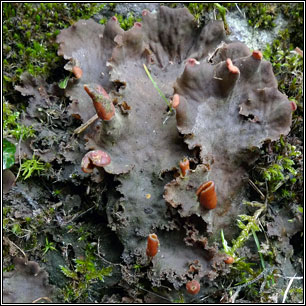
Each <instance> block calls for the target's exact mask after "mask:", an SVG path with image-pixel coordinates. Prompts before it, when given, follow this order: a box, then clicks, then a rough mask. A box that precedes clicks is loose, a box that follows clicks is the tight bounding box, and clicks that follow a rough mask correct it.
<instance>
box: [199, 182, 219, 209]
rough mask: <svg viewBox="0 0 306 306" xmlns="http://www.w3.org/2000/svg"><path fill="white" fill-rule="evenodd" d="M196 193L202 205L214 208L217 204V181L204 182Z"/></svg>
mask: <svg viewBox="0 0 306 306" xmlns="http://www.w3.org/2000/svg"><path fill="white" fill-rule="evenodd" d="M196 195H197V197H198V200H199V202H200V204H201V206H202V207H204V208H206V209H214V208H216V206H217V194H216V190H215V183H214V182H213V181H208V182H205V183H203V184H202V185H201V186H200V187H199V188H198V190H197V192H196Z"/></svg>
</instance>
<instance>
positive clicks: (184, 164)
mask: <svg viewBox="0 0 306 306" xmlns="http://www.w3.org/2000/svg"><path fill="white" fill-rule="evenodd" d="M180 169H181V173H182V176H183V177H184V176H186V174H188V172H189V170H190V166H189V159H188V158H184V159H183V160H182V161H181V162H180Z"/></svg>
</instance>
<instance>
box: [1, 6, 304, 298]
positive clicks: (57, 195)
mask: <svg viewBox="0 0 306 306" xmlns="http://www.w3.org/2000/svg"><path fill="white" fill-rule="evenodd" d="M116 5H117V4H116V3H108V4H98V3H87V4H85V3H33V4H32V3H3V11H2V15H3V99H4V104H3V112H4V117H3V120H4V129H5V130H4V133H6V134H5V135H10V136H11V137H15V138H16V139H18V137H17V136H16V135H17V134H18V135H22V133H23V132H25V133H31V135H30V136H31V137H34V138H35V130H34V132H33V130H32V129H31V128H29V127H25V126H23V125H22V124H18V121H19V113H21V114H22V112H24V109H25V106H26V104H27V101H26V100H25V99H24V98H23V97H21V95H20V94H19V93H18V92H17V91H16V90H15V89H14V86H15V85H17V84H19V83H20V76H21V74H22V73H23V72H25V71H28V72H29V73H30V74H32V75H34V76H43V77H44V78H46V79H47V80H48V82H60V81H61V80H62V79H64V78H65V77H66V76H67V72H65V71H64V69H63V68H62V67H63V66H64V60H63V59H62V58H61V57H58V56H57V53H56V52H57V45H56V43H55V37H56V35H57V34H58V33H59V31H60V30H61V29H63V28H66V27H69V26H70V25H71V24H73V23H74V22H76V21H77V20H79V19H88V18H90V17H92V16H93V15H94V14H96V13H98V12H100V11H101V10H102V13H103V10H104V9H107V10H109V11H114V9H115V7H116ZM220 5H222V6H223V7H225V8H226V9H227V10H229V11H230V10H235V9H237V7H236V5H235V4H234V3H228V4H227V3H220ZM169 6H172V7H173V6H174V4H169ZM186 6H187V7H188V9H189V10H190V12H191V13H192V14H193V15H194V16H195V18H196V19H197V20H198V22H199V24H200V23H201V22H204V21H205V14H206V13H207V12H211V11H213V10H215V13H216V17H217V18H220V19H222V18H223V17H224V16H223V15H222V11H220V8H219V9H218V7H216V6H214V5H213V4H207V3H188V4H186ZM239 7H240V9H243V10H245V13H246V16H247V18H248V22H249V24H250V26H252V27H257V28H265V29H269V28H271V27H274V26H275V24H274V21H275V19H276V17H277V15H278V14H282V15H283V16H284V18H286V19H287V20H288V28H287V29H286V30H285V31H282V32H281V33H279V37H278V38H277V39H276V40H275V41H274V42H273V44H272V45H269V46H267V48H266V49H265V51H264V57H265V58H266V59H267V60H270V61H271V62H272V64H273V69H274V73H275V75H276V77H277V79H278V81H279V90H280V91H281V92H283V93H285V94H286V95H287V96H288V97H289V98H290V100H293V101H295V102H296V104H297V110H296V111H295V112H294V113H293V124H292V129H291V132H290V134H289V135H288V136H287V137H284V138H282V139H281V140H280V141H277V142H275V143H267V144H265V145H264V146H263V148H262V150H261V157H260V159H259V160H258V161H257V163H256V164H255V166H254V168H253V169H250V175H251V180H252V181H253V182H254V184H255V185H256V186H257V189H258V190H257V191H253V189H252V188H250V196H251V197H252V200H256V201H262V199H261V195H264V196H265V197H266V204H267V205H270V206H272V207H273V205H274V206H278V205H280V204H281V205H282V206H285V207H288V209H289V210H290V212H291V216H292V220H295V218H298V217H301V216H303V206H302V203H303V174H302V173H303V163H302V157H303V138H302V137H303V136H302V135H303V108H304V105H303V57H301V56H300V55H299V54H297V53H296V52H295V51H294V49H295V48H296V47H299V48H302V47H303V32H302V30H301V29H303V22H304V21H303V4H302V3H284V4H267V3H256V4H252V5H251V4H247V3H245V4H239ZM116 16H117V18H118V20H119V22H120V24H121V26H122V27H123V28H124V29H125V30H127V29H128V28H130V27H131V26H132V25H133V23H134V22H135V21H139V20H140V18H139V17H135V16H133V15H132V14H130V15H129V16H120V15H118V14H117V15H116ZM222 16H223V17H222ZM225 18H226V15H225ZM105 21H106V19H105V18H102V19H101V20H100V23H101V24H103V23H105ZM8 103H9V104H8ZM66 103H68V101H66ZM9 105H11V106H9ZM12 109H13V110H12ZM17 112H19V113H18V115H16V113H17ZM12 116H13V117H14V116H15V117H14V118H15V121H16V122H10V121H9V120H11V121H12ZM13 121H14V120H13ZM14 133H15V134H14ZM25 138H26V137H25ZM299 152H300V153H299ZM50 166H51V169H49V170H48V171H46V172H45V171H41V172H40V173H37V174H38V175H37V176H34V175H29V176H28V177H27V180H26V181H24V179H25V177H22V176H20V178H19V180H18V182H20V185H19V187H18V188H17V189H16V191H15V192H16V193H15V194H14V192H13V194H12V195H10V196H6V197H5V198H4V202H3V235H4V237H5V243H4V252H3V257H4V269H5V270H6V271H9V270H12V269H13V265H12V261H11V258H12V257H13V256H16V255H18V256H20V255H22V254H21V253H22V252H25V253H26V254H27V256H28V257H29V259H31V260H37V261H39V262H41V263H42V264H44V265H45V267H46V268H47V269H48V271H49V273H50V279H51V282H53V283H54V285H58V284H57V281H60V282H64V283H65V287H64V289H63V290H62V291H61V295H60V296H59V297H58V298H59V300H60V301H62V302H93V301H101V300H102V298H103V295H106V296H109V297H110V296H111V295H112V294H115V296H114V297H113V299H114V300H116V299H118V300H119V301H121V299H122V298H123V297H126V296H128V295H129V294H128V292H129V290H130V289H128V287H124V286H121V287H120V286H118V284H117V283H118V279H116V277H117V278H118V275H119V278H120V277H122V276H121V274H120V273H119V270H118V269H117V267H118V265H119V266H120V264H121V263H120V251H121V249H120V248H121V246H120V243H119V241H116V243H117V244H118V252H117V253H118V254H119V257H118V254H113V255H112V256H113V257H110V258H105V257H103V254H102V253H100V246H101V245H100V244H101V241H100V240H101V238H102V237H110V236H111V237H112V239H114V240H112V242H113V241H115V240H116V237H113V236H112V235H113V234H112V233H111V232H110V231H109V229H107V227H106V226H102V225H99V226H100V228H99V233H100V234H97V230H96V229H97V224H95V221H94V219H95V215H96V214H98V215H100V217H101V216H103V208H101V207H99V203H100V202H101V198H102V197H103V196H104V195H103V190H100V191H101V193H100V195H99V196H98V195H93V194H92V193H89V196H87V195H88V187H85V186H91V187H92V188H97V185H92V183H90V182H88V181H87V180H86V179H82V178H80V177H78V176H77V175H76V176H75V177H72V178H71V181H70V182H64V183H63V182H62V183H61V182H58V181H57V180H56V175H58V176H57V177H59V176H60V175H59V174H58V173H57V171H59V170H58V169H59V167H58V165H52V164H51V165H50ZM11 169H12V171H13V172H14V173H15V175H17V172H18V169H19V167H18V163H17V161H16V164H15V166H13V167H12V168H11ZM52 173H53V174H52ZM25 184H28V186H31V190H32V191H31V192H30V193H29V194H26V195H25V194H24V193H25V192H23V191H22V190H23V187H22V186H24V185H25ZM50 186H51V187H50ZM68 196H70V197H71V196H77V197H79V198H80V199H81V200H80V201H81V202H82V203H83V206H82V207H80V206H79V205H77V204H75V201H70V202H69V201H68V202H67V197H68ZM64 202H66V204H63V203H64ZM76 202H77V203H78V201H76ZM84 203H85V204H84ZM33 209H34V210H35V217H33V215H32V212H31V210H33ZM60 210H61V212H62V211H64V213H65V214H66V217H67V219H66V220H64V221H63V222H64V223H63V224H64V225H63V227H62V228H60V229H59V228H58V227H57V226H56V225H57V224H58V222H60V221H59V219H58V218H59V215H60V214H59V211H60ZM253 211H254V210H253ZM252 215H253V212H252V209H250V216H252ZM268 218H269V212H265V213H264V214H263V216H261V222H262V224H265V222H266V220H267V219H268ZM102 219H103V217H102ZM250 220H251V219H250ZM250 220H247V218H246V219H245V220H242V221H240V227H241V229H243V224H241V222H242V223H243V222H244V226H247V225H248V223H249V222H250ZM104 221H105V224H106V220H104ZM249 227H250V226H249ZM250 228H251V227H250ZM242 233H243V230H242ZM298 234H299V235H301V232H299V233H298ZM252 237H253V236H252V235H249V233H248V235H246V236H244V237H241V239H242V240H243V239H244V240H243V241H244V243H245V245H249V244H253V250H254V249H256V248H255V247H254V246H255V244H254V241H253V240H252V239H253V238H252ZM254 238H255V237H254ZM105 239H106V238H105ZM263 239H264V236H263V235H262V233H261V234H260V235H259V240H260V241H264V240H263ZM295 239H296V240H297V241H298V242H296V241H295V242H294V244H295V245H298V243H299V242H301V241H302V238H301V237H300V236H296V238H295ZM106 240H107V239H106ZM106 240H105V241H106ZM108 243H111V242H109V241H108ZM265 245H266V247H265ZM102 248H103V246H102ZM260 248H261V249H262V254H263V260H264V261H265V262H266V263H268V265H269V266H270V267H273V265H274V264H275V261H276V258H277V256H278V254H277V252H280V250H279V249H278V245H277V244H276V243H275V242H274V241H267V240H265V243H263V244H261V246H260ZM101 254H102V255H101ZM301 254H302V248H301V250H299V249H298V250H296V254H295V256H296V258H297V259H299V258H301V257H300V256H301ZM52 255H54V256H52ZM109 256H110V255H109ZM260 257H261V256H259V255H258V253H257V254H255V256H253V258H252V260H251V261H250V262H251V263H252V266H253V265H255V268H253V269H254V270H255V272H254V273H255V274H253V275H251V274H250V273H248V272H249V271H250V270H249V269H250V266H249V261H248V260H246V261H245V264H243V262H242V263H241V264H240V265H236V266H235V265H234V266H233V269H232V271H231V273H230V275H229V277H228V278H227V279H228V281H227V282H226V283H224V282H223V281H222V280H217V282H219V283H218V287H219V289H218V290H217V291H216V292H218V294H217V297H215V298H213V297H212V296H213V295H212V296H211V297H210V299H212V301H214V302H219V300H220V299H221V298H222V296H223V298H224V300H226V296H227V297H228V296H229V295H230V291H229V290H226V289H222V290H221V289H220V288H226V286H230V284H232V283H237V282H239V281H242V280H245V281H248V280H250V277H251V276H256V275H259V274H260V272H261V271H262V266H261V265H260V260H261V258H260ZM50 262H53V263H56V265H57V267H55V266H54V265H50ZM60 266H62V267H63V268H60ZM109 267H111V268H109ZM116 269H117V270H116ZM143 269H144V268H143V267H138V266H137V267H135V269H134V271H132V272H131V271H130V272H129V273H132V274H134V277H138V278H140V279H141V276H142V275H143V271H142V270H143ZM272 270H273V269H272ZM112 273H113V274H112ZM275 273H276V272H275ZM275 273H273V272H271V271H270V274H267V275H266V276H265V277H263V278H261V279H260V280H259V281H258V282H254V283H252V284H250V285H249V286H248V287H245V288H244V289H242V292H243V294H244V299H245V300H246V301H248V302H267V301H269V296H270V295H271V294H272V293H277V290H276V289H275V290H274V289H273V283H272V279H273V277H272V275H273V274H275ZM111 275H112V276H111ZM108 278H109V282H107V279H108ZM111 279H112V280H113V281H112V280H111ZM264 281H266V285H265V284H263V282H264ZM103 282H105V284H108V285H109V287H107V285H106V286H104V285H103V284H104V283H103ZM267 283H269V284H270V285H267ZM114 284H116V285H115V286H114V287H112V285H114ZM261 287H262V288H261ZM259 289H260V290H259ZM283 289H284V290H285V289H286V283H284V288H283ZM146 290H149V291H151V292H153V294H154V292H155V294H162V293H161V292H160V291H158V290H157V289H156V290H155V289H154V288H153V289H152V288H150V286H149V285H148V284H147V283H146V281H145V280H142V281H140V282H139V286H137V288H136V289H135V288H133V290H132V292H133V294H134V296H133V298H131V297H130V298H131V299H132V300H133V299H134V300H136V299H137V298H140V299H141V298H142V297H143V294H144V293H146ZM273 290H274V291H273ZM258 292H261V293H260V295H259V294H258ZM130 293H131V292H130ZM301 294H302V291H301V288H300V287H299V286H295V285H293V286H292V287H291V291H290V292H289V295H288V298H287V301H292V302H294V301H296V300H298V297H299V296H301ZM110 300H111V299H110ZM175 301H176V302H183V301H184V298H183V297H182V295H181V294H180V293H177V300H175ZM172 302H173V301H172Z"/></svg>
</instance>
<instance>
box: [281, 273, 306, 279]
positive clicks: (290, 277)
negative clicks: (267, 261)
mask: <svg viewBox="0 0 306 306" xmlns="http://www.w3.org/2000/svg"><path fill="white" fill-rule="evenodd" d="M275 276H277V277H282V278H287V279H303V278H304V277H303V276H283V275H281V274H275Z"/></svg>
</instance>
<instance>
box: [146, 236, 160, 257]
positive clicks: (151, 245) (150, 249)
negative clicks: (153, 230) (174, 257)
mask: <svg viewBox="0 0 306 306" xmlns="http://www.w3.org/2000/svg"><path fill="white" fill-rule="evenodd" d="M158 245H159V240H158V238H157V235H156V234H150V235H149V237H148V242H147V250H146V254H147V256H149V257H154V256H155V255H156V254H157V252H158Z"/></svg>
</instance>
